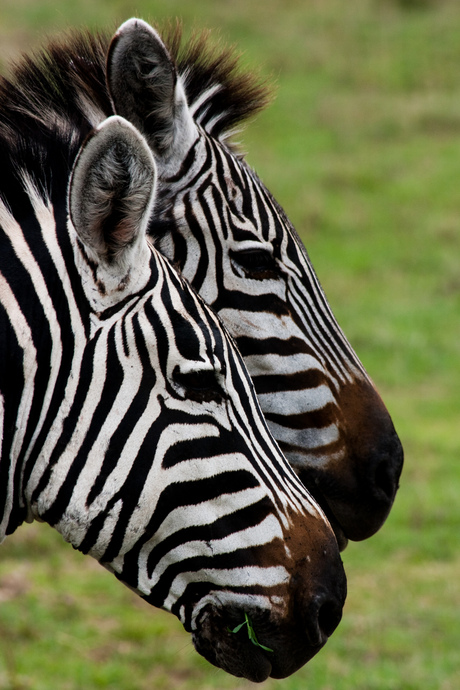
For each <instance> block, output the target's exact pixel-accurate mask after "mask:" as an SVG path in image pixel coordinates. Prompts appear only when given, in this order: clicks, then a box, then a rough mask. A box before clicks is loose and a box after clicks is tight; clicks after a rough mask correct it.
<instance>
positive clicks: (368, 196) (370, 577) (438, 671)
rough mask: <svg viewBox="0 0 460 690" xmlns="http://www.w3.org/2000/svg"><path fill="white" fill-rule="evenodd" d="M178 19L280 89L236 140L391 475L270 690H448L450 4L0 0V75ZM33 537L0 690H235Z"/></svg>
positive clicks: (459, 139) (180, 641)
mask: <svg viewBox="0 0 460 690" xmlns="http://www.w3.org/2000/svg"><path fill="white" fill-rule="evenodd" d="M132 15H138V16H142V17H143V18H145V19H147V20H152V21H155V20H162V19H163V18H165V17H170V16H173V17H174V16H180V17H182V18H183V20H184V24H185V27H186V29H187V30H188V29H191V28H192V27H193V26H196V27H210V28H213V29H215V30H217V31H218V32H220V34H221V36H222V38H223V39H224V40H225V41H227V42H231V43H237V45H238V47H239V48H240V49H241V50H242V51H244V55H243V62H244V63H245V64H247V65H251V66H253V67H255V68H257V69H260V70H261V74H262V75H263V76H269V77H270V78H272V79H274V81H275V82H276V84H277V97H276V100H275V102H274V104H273V105H272V106H271V107H270V108H269V109H268V110H267V111H266V112H264V113H263V114H262V115H261V116H259V118H258V119H257V120H256V121H255V122H254V123H252V124H251V125H250V127H249V128H248V130H247V131H246V132H245V133H244V134H243V135H242V141H243V143H244V147H245V149H246V150H247V151H248V152H249V153H248V159H249V162H250V163H251V164H252V165H253V166H254V167H255V168H256V169H257V171H258V172H259V174H260V175H261V177H262V178H263V180H264V181H265V182H266V183H267V185H268V187H269V188H270V189H271V191H272V192H273V193H274V195H275V196H276V197H277V199H278V200H279V201H280V202H281V203H282V204H283V206H284V207H285V209H286V211H287V212H288V214H289V216H290V217H291V219H292V220H293V222H294V223H295V225H296V227H297V228H298V230H299V231H300V233H301V235H302V237H303V239H304V241H305V244H306V246H307V248H308V251H309V253H310V256H311V258H312V261H313V263H314V266H315V268H316V271H317V273H318V275H319V277H320V280H321V282H322V284H323V287H324V288H325V290H326V293H327V295H328V297H329V301H330V303H331V305H332V308H333V309H334V312H335V314H336V316H337V318H338V319H339V322H340V323H341V325H342V327H343V328H344V330H345V332H346V334H347V335H348V337H349V339H350V341H351V342H352V344H353V345H354V347H355V349H356V350H357V352H358V354H359V356H360V357H361V359H362V361H363V362H364V364H365V366H366V367H367V369H368V371H369V373H370V374H371V376H372V377H373V379H374V380H375V382H376V383H377V386H378V388H379V390H380V391H381V393H382V395H383V397H384V400H385V401H386V403H387V405H388V407H389V409H390V411H391V413H392V415H393V418H394V422H395V425H396V427H397V429H398V431H399V433H400V436H401V438H402V441H403V444H404V447H405V452H406V464H405V469H404V472H403V476H402V481H401V488H400V492H399V495H398V498H397V501H396V504H395V507H394V509H393V511H392V514H391V516H390V518H389V520H388V521H387V523H386V525H385V526H384V528H383V529H382V530H381V531H380V532H379V533H378V534H377V535H376V536H375V537H373V538H372V539H371V540H369V541H368V542H364V543H361V544H351V545H350V546H349V547H348V549H347V550H346V551H345V552H344V554H343V558H344V562H345V567H346V570H347V573H348V582H349V596H348V600H347V604H346V607H345V612H344V618H343V621H342V623H341V625H340V626H339V628H338V629H337V631H336V632H335V634H334V635H333V636H332V638H331V640H330V641H329V642H328V644H327V645H326V647H325V649H324V650H322V652H321V653H320V654H319V655H318V656H317V657H315V658H314V659H313V660H312V661H311V662H310V663H309V664H308V665H307V666H306V667H305V668H304V669H302V670H301V671H299V672H298V673H297V674H295V675H294V676H292V677H291V678H289V679H286V680H284V681H271V680H270V681H267V682H266V684H265V687H266V688H268V689H270V690H274V689H275V688H276V689H278V688H285V690H300V689H301V688H309V690H419V689H421V688H423V690H457V689H458V688H459V687H460V668H459V660H460V616H459V608H460V606H459V604H460V585H459V582H460V556H459V548H458V547H459V529H460V501H459V493H460V467H459V460H460V457H459V448H460V430H459V429H460V423H459V422H460V419H459V411H460V376H459V348H460V345H459V335H460V332H459V330H460V327H459V307H460V270H459V268H460V231H459V223H460V195H459V183H460V3H458V2H456V1H455V0H432V1H431V2H430V1H429V0H425V1H423V0H353V1H352V2H344V1H343V0H342V1H341V0H263V2H260V1H257V2H255V1H254V2H251V0H219V1H214V2H212V1H211V0H194V1H187V0H181V1H179V0H149V1H148V2H144V1H143V0H138V2H130V1H128V0H97V1H96V0H72V2H67V1H64V0H63V1H62V2H56V1H55V2H52V0H40V1H39V2H38V1H37V0H0V61H1V66H2V69H7V64H8V61H9V60H10V59H11V58H12V57H14V56H17V55H18V53H19V52H20V51H22V50H28V49H30V47H33V46H38V45H40V44H41V43H42V42H43V40H44V37H45V35H48V34H51V33H55V32H56V31H60V30H62V29H66V28H68V27H69V26H81V25H89V26H91V27H105V26H109V27H111V26H113V27H116V26H117V25H118V23H121V21H123V20H124V19H126V18H128V17H129V16H132ZM250 686H251V684H250V683H246V682H244V681H240V680H238V679H236V678H232V677H230V676H227V675H225V674H224V673H223V672H221V671H218V670H217V669H214V668H213V667H211V666H210V665H209V664H207V663H206V662H205V661H204V660H203V659H202V658H201V657H199V656H198V655H197V654H196V653H195V652H194V650H193V647H192V645H191V643H190V639H189V636H188V635H187V634H186V633H185V632H184V631H183V630H182V628H181V626H180V624H179V623H178V621H177V620H176V619H174V618H173V617H172V616H171V615H169V614H165V613H163V612H160V611H156V610H154V609H152V608H150V607H148V606H147V605H146V604H145V603H144V602H142V601H141V600H140V599H138V598H136V597H135V596H134V595H132V594H131V593H130V591H129V590H127V589H125V588H123V587H122V585H120V584H119V583H118V582H117V581H116V580H115V578H113V577H112V576H110V575H109V574H108V573H106V572H105V571H103V570H102V569H101V568H100V566H98V564H97V563H95V562H93V561H91V559H89V558H84V557H83V556H81V555H80V554H77V553H75V552H73V551H72V549H71V548H70V547H69V546H67V545H65V544H63V543H62V540H61V538H60V537H59V535H58V534H56V533H54V532H53V531H52V530H50V529H49V528H48V527H46V526H41V525H32V526H26V527H23V528H21V529H20V530H19V531H18V532H17V533H16V534H15V535H14V536H12V537H9V538H8V540H7V541H6V543H5V544H4V545H3V546H2V547H1V551H0V690H28V689H33V690H51V689H54V688H58V689H59V690H83V689H85V690H95V689H96V688H110V689H113V690H147V688H149V689H150V688H180V689H181V690H191V689H200V690H203V689H207V688H231V689H233V690H237V689H241V688H249V687H250Z"/></svg>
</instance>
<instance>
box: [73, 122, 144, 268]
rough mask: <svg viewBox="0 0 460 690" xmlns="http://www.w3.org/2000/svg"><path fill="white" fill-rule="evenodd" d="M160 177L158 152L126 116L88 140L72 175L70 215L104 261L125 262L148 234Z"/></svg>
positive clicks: (86, 242) (83, 238)
mask: <svg viewBox="0 0 460 690" xmlns="http://www.w3.org/2000/svg"><path fill="white" fill-rule="evenodd" d="M155 180H156V168H155V162H154V160H153V155H152V152H151V151H150V149H149V147H148V146H147V143H146V142H145V140H144V138H143V137H142V135H141V134H139V132H138V131H137V130H136V129H135V128H134V127H133V126H132V125H131V124H130V123H129V122H127V121H126V120H124V119H123V118H121V117H118V116H113V117H109V118H108V119H107V120H104V122H102V123H101V124H100V125H99V127H98V128H97V129H96V130H94V132H93V134H91V135H90V136H89V138H88V139H87V140H86V141H85V143H84V144H83V146H82V148H81V149H80V152H79V154H78V157H77V160H76V162H75V165H74V168H73V172H72V175H71V179H70V184H69V213H70V219H71V221H72V223H73V226H74V228H75V230H76V232H77V234H78V236H79V237H80V240H81V241H82V242H83V244H84V245H85V246H86V247H89V248H90V249H91V250H92V251H93V252H94V253H95V254H96V257H97V259H98V260H99V261H101V262H103V263H106V264H113V263H122V262H123V260H127V258H128V255H129V253H130V251H132V249H133V248H134V246H135V245H136V240H139V241H140V240H142V239H143V238H144V236H145V231H146V227H147V223H148V220H149V217H150V214H151V211H152V206H153V198H154V193H155Z"/></svg>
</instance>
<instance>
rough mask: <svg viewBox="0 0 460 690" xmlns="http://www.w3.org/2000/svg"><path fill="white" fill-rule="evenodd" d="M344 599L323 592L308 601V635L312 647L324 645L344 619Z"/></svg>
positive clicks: (305, 612)
mask: <svg viewBox="0 0 460 690" xmlns="http://www.w3.org/2000/svg"><path fill="white" fill-rule="evenodd" d="M342 609H343V600H342V599H341V598H340V599H339V597H338V596H333V595H331V594H330V593H329V592H322V593H321V594H318V595H316V596H315V597H313V598H312V599H310V601H309V602H308V605H307V606H306V607H305V610H304V619H305V621H306V635H307V640H308V642H309V644H310V645H311V646H312V647H320V646H321V647H322V646H323V645H324V644H325V643H326V642H327V640H328V638H329V637H330V636H331V635H332V633H333V632H334V630H335V629H336V628H337V626H338V624H339V623H340V621H341V619H342Z"/></svg>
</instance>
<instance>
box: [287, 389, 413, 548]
mask: <svg viewBox="0 0 460 690" xmlns="http://www.w3.org/2000/svg"><path fill="white" fill-rule="evenodd" d="M338 408H339V409H342V410H343V411H344V413H343V417H342V418H341V419H339V422H338V426H339V430H340V436H341V442H342V443H341V446H342V448H341V452H340V453H338V454H337V457H336V458H334V457H333V458H332V459H331V460H330V461H329V462H327V463H323V464H318V465H317V466H314V464H312V463H309V464H307V463H305V465H304V466H303V467H302V468H301V469H300V468H299V471H298V474H299V478H300V479H301V481H302V482H303V484H304V485H305V486H306V487H307V489H308V490H309V491H310V493H311V494H312V495H313V496H314V498H315V499H316V500H317V501H318V503H319V504H320V505H321V507H322V508H323V510H324V512H325V513H326V515H327V516H328V518H329V521H330V523H331V525H332V526H333V528H334V530H335V532H336V536H337V540H338V542H339V545H340V547H341V549H342V548H344V547H345V545H346V543H347V540H348V539H352V540H353V541H360V540H362V539H367V538H368V537H371V536H372V535H373V534H375V532H377V531H378V530H379V529H380V527H381V526H382V525H383V523H384V522H385V520H386V518H387V517H388V514H389V512H390V510H391V507H392V505H393V502H394V499H395V497H396V492H397V490H398V487H399V479H400V475H401V471H402V466H403V449H402V445H401V442H400V440H399V438H398V435H397V434H396V431H395V429H394V426H393V422H392V421H391V418H390V415H389V414H388V411H387V410H386V408H385V406H384V404H383V402H382V401H381V399H380V396H379V395H378V393H377V392H376V391H375V389H374V388H373V386H372V385H371V384H370V383H369V382H367V381H366V382H360V381H357V382H355V383H353V384H350V385H349V386H346V387H344V388H342V389H341V392H340V395H339V396H338Z"/></svg>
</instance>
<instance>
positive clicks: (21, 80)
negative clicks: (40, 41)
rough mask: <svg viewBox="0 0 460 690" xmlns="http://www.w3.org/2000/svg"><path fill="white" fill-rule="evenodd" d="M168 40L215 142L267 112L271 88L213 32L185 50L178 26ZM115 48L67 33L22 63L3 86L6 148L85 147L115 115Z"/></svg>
mask: <svg viewBox="0 0 460 690" xmlns="http://www.w3.org/2000/svg"><path fill="white" fill-rule="evenodd" d="M162 34H163V36H162V37H163V40H164V42H165V44H166V46H167V47H168V50H169V51H170V53H171V55H172V57H173V59H174V60H175V62H176V64H177V68H178V72H179V74H180V75H181V77H182V79H183V82H184V87H185V92H186V95H187V100H188V103H189V106H190V108H191V110H192V112H193V113H194V117H195V119H196V121H197V122H198V123H199V124H201V125H202V126H203V127H204V129H206V130H207V131H208V132H209V133H210V134H212V135H213V136H215V137H223V138H225V137H226V136H228V135H229V133H230V132H231V131H233V130H234V129H235V128H236V127H238V125H240V124H241V123H242V122H243V121H245V120H246V119H247V118H248V117H250V116H251V115H253V114H255V113H257V112H258V111H259V110H260V109H262V108H263V107H264V106H265V105H266V104H267V102H268V100H269V88H268V87H267V85H266V84H265V83H262V82H261V81H260V80H259V79H258V78H257V77H255V76H254V75H253V74H251V73H247V72H243V71H241V70H240V68H239V56H238V55H236V53H235V51H234V49H232V48H226V47H224V48H222V47H219V46H217V45H216V44H214V45H211V43H210V40H209V32H206V31H203V32H201V33H200V34H195V35H193V36H192V37H191V39H190V40H188V41H187V42H186V43H185V44H184V42H183V41H182V27H181V25H180V23H179V22H178V23H176V25H175V26H170V27H169V28H167V29H166V30H165V31H163V32H162ZM109 42H110V36H109V34H107V33H102V32H99V33H90V32H89V31H81V32H74V33H68V34H65V35H64V36H63V37H61V38H60V39H57V40H54V41H51V42H50V43H49V44H48V46H47V47H46V48H44V49H43V50H41V51H40V52H38V53H35V54H32V55H29V56H25V57H23V58H22V60H21V61H20V62H19V63H17V64H16V65H15V66H14V67H13V69H12V71H11V76H10V77H9V78H8V79H7V78H0V143H1V142H2V141H3V142H5V140H6V141H8V143H9V145H10V146H11V144H14V142H16V143H17V142H18V141H20V140H24V139H26V140H29V142H31V141H33V142H36V143H40V142H41V141H43V140H45V141H44V142H43V143H47V142H48V141H50V140H54V139H55V138H56V137H58V138H60V139H61V140H62V139H66V138H67V140H68V139H69V137H70V138H71V140H72V144H75V145H76V146H78V145H79V144H80V143H81V141H82V140H83V139H84V138H85V137H86V135H87V134H88V133H89V131H91V129H92V128H93V127H94V126H96V125H97V124H98V123H99V122H100V120H101V119H104V118H106V117H108V116H110V115H112V114H113V108H112V104H111V101H110V98H109V94H108V91H107V86H106V81H105V70H106V67H105V63H106V55H107V49H108V45H109ZM72 148H74V146H72Z"/></svg>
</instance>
